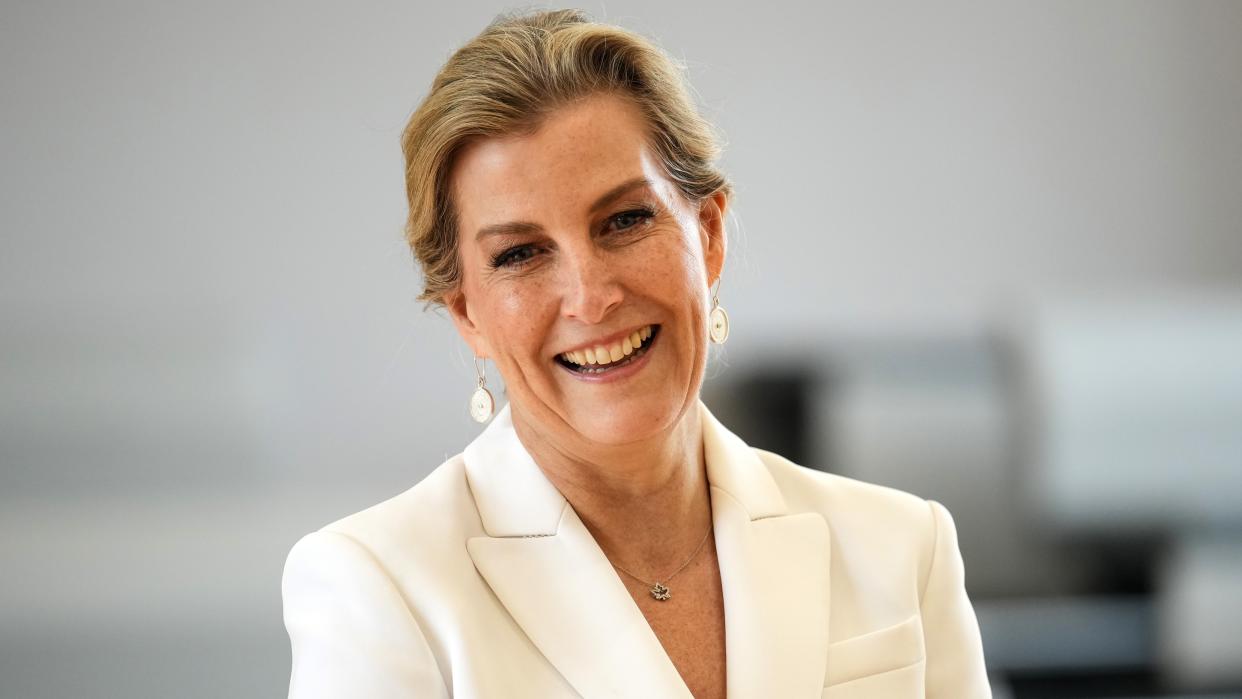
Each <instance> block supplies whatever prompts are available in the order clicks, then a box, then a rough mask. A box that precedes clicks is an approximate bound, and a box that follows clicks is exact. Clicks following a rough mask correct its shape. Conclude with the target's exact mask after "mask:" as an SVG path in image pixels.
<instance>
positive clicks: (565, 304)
mask: <svg viewBox="0 0 1242 699" xmlns="http://www.w3.org/2000/svg"><path fill="white" fill-rule="evenodd" d="M562 263H563V267H562V269H563V275H562V285H563V286H562V288H563V289H564V295H563V297H562V301H561V313H562V315H564V316H565V317H566V318H573V319H575V320H579V321H581V322H583V323H589V324H594V323H599V322H600V321H602V320H603V319H604V318H606V317H608V314H609V313H611V312H612V310H613V309H614V308H616V307H618V306H620V305H621V300H622V299H623V298H624V296H625V292H624V290H623V289H622V286H621V284H620V281H619V280H618V279H617V276H616V274H615V271H614V270H613V269H611V268H610V266H609V265H608V261H607V260H605V259H603V257H602V255H601V254H600V251H599V250H596V249H594V248H593V247H590V246H584V248H581V249H576V250H567V251H565V252H564V254H563V256H562Z"/></svg>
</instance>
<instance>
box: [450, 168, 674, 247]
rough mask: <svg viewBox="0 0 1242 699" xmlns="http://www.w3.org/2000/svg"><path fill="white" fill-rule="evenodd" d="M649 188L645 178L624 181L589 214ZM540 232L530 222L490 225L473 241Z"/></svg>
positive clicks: (603, 196) (598, 200)
mask: <svg viewBox="0 0 1242 699" xmlns="http://www.w3.org/2000/svg"><path fill="white" fill-rule="evenodd" d="M650 186H651V181H650V180H648V179H647V178H646V177H635V178H634V179H632V180H626V181H625V182H622V183H621V184H619V185H617V186H616V187H613V188H612V189H610V190H608V191H607V192H604V194H603V195H601V196H600V197H599V198H598V199H596V200H595V203H594V204H591V208H590V212H591V213H596V212H597V211H599V210H600V209H602V208H604V207H606V206H608V205H609V204H611V203H613V202H614V201H616V200H617V199H620V198H621V196H622V195H625V194H628V193H629V192H631V191H633V190H635V189H638V188H639V187H650ZM541 230H543V226H541V225H539V224H538V223H531V222H530V221H509V222H507V223H493V224H491V225H487V226H483V227H482V228H480V229H479V232H478V233H476V234H475V236H474V239H475V240H476V241H478V240H483V239H484V238H487V237H489V236H493V235H518V234H523V233H538V232H539V231H541Z"/></svg>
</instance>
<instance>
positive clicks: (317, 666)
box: [281, 531, 449, 699]
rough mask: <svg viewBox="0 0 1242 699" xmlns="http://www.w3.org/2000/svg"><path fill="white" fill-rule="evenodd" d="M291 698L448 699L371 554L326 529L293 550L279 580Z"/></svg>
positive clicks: (414, 627)
mask: <svg viewBox="0 0 1242 699" xmlns="http://www.w3.org/2000/svg"><path fill="white" fill-rule="evenodd" d="M281 587H282V593H283V597H284V616H285V628H286V629H288V631H289V640H290V642H291V644H292V647H293V669H292V671H291V673H290V677H289V697H290V699H338V698H341V699H343V698H345V697H350V698H352V697H374V698H375V699H388V698H389V697H418V698H420V699H421V698H422V697H437V698H439V697H443V698H445V699H447V697H448V696H449V692H448V689H447V687H446V685H445V682H444V679H443V677H442V676H441V674H440V671H439V668H438V666H437V665H436V660H435V656H434V655H433V654H432V652H431V648H430V646H428V644H427V639H426V638H425V637H424V636H423V633H422V631H421V630H420V629H419V627H418V623H417V621H416V620H415V619H414V617H413V615H411V614H410V610H409V607H408V606H407V605H406V603H405V600H404V598H402V596H401V594H400V593H399V592H398V591H397V589H396V587H395V586H394V585H393V583H392V580H391V579H390V578H389V577H388V574H387V573H386V572H385V571H384V570H383V568H382V567H381V566H380V564H379V562H378V561H377V560H376V559H375V557H374V556H372V555H371V553H370V552H369V551H367V550H366V549H365V548H363V547H362V546H361V545H360V544H358V543H357V542H355V541H354V540H353V539H352V538H350V537H348V536H346V535H344V534H339V533H336V532H331V531H318V532H314V533H312V534H308V535H306V536H305V537H303V538H302V539H301V540H300V541H298V542H297V544H295V545H294V546H293V549H292V550H291V551H290V552H289V557H288V559H287V560H286V562H285V571H284V578H283V580H282V584H281Z"/></svg>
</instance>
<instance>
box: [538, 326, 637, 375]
mask: <svg viewBox="0 0 1242 699" xmlns="http://www.w3.org/2000/svg"><path fill="white" fill-rule="evenodd" d="M659 334H660V326H658V325H647V326H644V327H642V328H640V329H638V330H635V331H634V332H633V334H631V335H630V336H629V337H627V338H624V339H622V340H621V341H620V342H614V343H612V344H611V345H608V346H604V345H601V346H599V347H592V348H590V349H585V350H576V351H573V352H565V353H562V354H558V355H556V361H557V363H558V364H560V365H561V366H563V367H565V368H566V369H569V370H570V371H573V372H575V373H578V374H605V373H607V372H609V371H612V370H614V369H619V368H621V367H623V366H625V365H626V364H629V363H630V362H632V361H634V360H636V359H638V358H639V357H641V356H643V355H644V354H646V353H647V350H648V349H649V348H650V347H651V343H652V342H655V338H656V335H659ZM614 357H615V359H614Z"/></svg>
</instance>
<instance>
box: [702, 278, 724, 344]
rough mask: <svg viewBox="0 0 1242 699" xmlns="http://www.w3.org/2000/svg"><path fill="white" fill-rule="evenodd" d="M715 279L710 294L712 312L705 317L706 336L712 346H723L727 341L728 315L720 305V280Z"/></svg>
mask: <svg viewBox="0 0 1242 699" xmlns="http://www.w3.org/2000/svg"><path fill="white" fill-rule="evenodd" d="M722 277H723V275H722V276H721V277H717V278H716V290H715V291H713V292H712V312H711V314H710V315H708V317H707V335H708V337H710V338H711V340H712V344H716V345H723V344H724V343H725V340H727V339H729V314H728V313H725V309H724V308H723V307H722V306H721V305H720V280H721V278H722Z"/></svg>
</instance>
